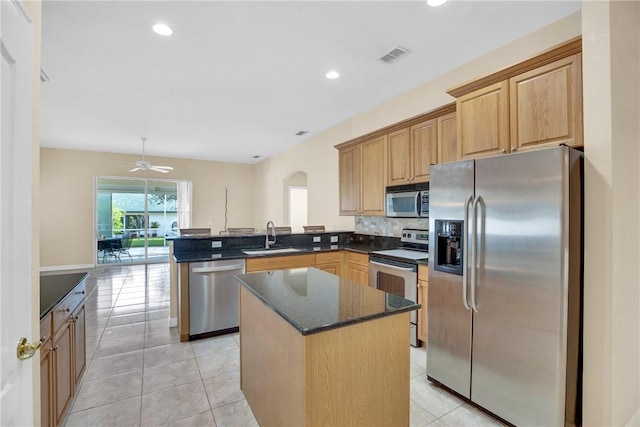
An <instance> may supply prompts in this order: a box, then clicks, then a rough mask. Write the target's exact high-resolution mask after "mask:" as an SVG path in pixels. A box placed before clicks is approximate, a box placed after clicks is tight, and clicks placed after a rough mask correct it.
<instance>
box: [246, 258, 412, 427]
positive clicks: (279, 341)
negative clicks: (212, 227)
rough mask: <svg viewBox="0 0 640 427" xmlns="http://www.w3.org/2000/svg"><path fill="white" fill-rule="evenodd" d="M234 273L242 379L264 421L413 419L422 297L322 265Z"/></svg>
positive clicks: (307, 423) (331, 422)
mask: <svg viewBox="0 0 640 427" xmlns="http://www.w3.org/2000/svg"><path fill="white" fill-rule="evenodd" d="M237 279H238V280H239V281H240V282H241V284H242V286H241V289H240V382H241V388H242V391H243V393H244V395H245V397H246V399H247V402H248V403H249V405H250V406H251V409H252V410H253V413H254V415H255V416H256V419H257V420H258V422H259V424H260V425H261V426H282V425H291V426H294V425H295V426H311V425H313V426H321V425H367V426H376V425H380V426H383V425H384V426H390V425H393V426H408V425H409V363H410V362H409V312H410V311H412V310H416V309H418V308H419V307H420V305H419V304H416V303H414V302H411V301H408V300H405V299H404V298H400V297H397V296H395V295H391V294H387V293H385V292H381V291H379V290H377V289H373V288H369V287H367V286H362V285H359V284H357V283H354V282H351V281H349V280H347V279H344V278H340V277H338V276H335V275H332V274H329V273H326V272H324V271H321V270H318V269H315V268H302V269H291V270H278V271H271V272H262V273H252V274H244V275H240V276H237Z"/></svg>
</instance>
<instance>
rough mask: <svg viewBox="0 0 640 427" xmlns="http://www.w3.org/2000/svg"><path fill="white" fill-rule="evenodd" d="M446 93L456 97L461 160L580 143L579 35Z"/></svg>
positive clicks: (580, 43) (580, 51)
mask: <svg viewBox="0 0 640 427" xmlns="http://www.w3.org/2000/svg"><path fill="white" fill-rule="evenodd" d="M447 92H448V93H449V94H450V95H452V96H454V97H456V109H457V122H458V126H457V127H458V135H457V137H458V158H459V159H467V158H475V157H483V156H491V155H497V154H500V153H513V152H516V151H523V150H529V149H539V148H542V147H547V146H557V145H559V144H566V145H569V146H572V147H580V146H582V145H583V136H582V133H583V123H582V39H580V38H575V39H572V40H569V41H567V42H566V43H563V44H561V45H559V46H556V47H554V48H551V49H549V50H547V51H545V52H542V53H540V54H538V55H536V56H535V57H533V58H530V59H528V60H526V61H523V62H521V63H518V64H515V65H513V66H511V67H509V68H506V69H503V70H500V71H497V72H495V73H493V74H490V75H487V76H484V77H481V78H479V79H476V80H474V81H471V82H468V83H465V84H463V85H460V86H457V87H454V88H451V89H449V90H448V91H447Z"/></svg>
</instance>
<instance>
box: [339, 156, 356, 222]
mask: <svg viewBox="0 0 640 427" xmlns="http://www.w3.org/2000/svg"><path fill="white" fill-rule="evenodd" d="M360 157H361V152H360V146H359V145H355V146H352V147H348V148H343V149H341V150H340V151H339V152H338V163H339V174H340V176H339V181H340V184H339V186H340V215H357V214H358V213H359V211H360V160H361V158H360Z"/></svg>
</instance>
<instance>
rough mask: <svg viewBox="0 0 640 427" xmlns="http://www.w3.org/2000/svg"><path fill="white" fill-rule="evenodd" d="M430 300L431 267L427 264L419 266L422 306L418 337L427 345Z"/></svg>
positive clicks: (419, 313)
mask: <svg viewBox="0 0 640 427" xmlns="http://www.w3.org/2000/svg"><path fill="white" fill-rule="evenodd" d="M428 302H429V267H427V266H426V265H419V266H418V304H420V305H421V306H422V308H421V309H419V310H418V339H419V340H421V341H422V342H423V343H424V345H425V347H426V345H427V332H428V329H429V327H428V326H429V322H428V317H427V306H428Z"/></svg>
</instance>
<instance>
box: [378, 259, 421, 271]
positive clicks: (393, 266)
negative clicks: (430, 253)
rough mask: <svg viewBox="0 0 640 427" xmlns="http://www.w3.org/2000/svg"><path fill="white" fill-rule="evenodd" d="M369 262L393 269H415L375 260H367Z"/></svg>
mask: <svg viewBox="0 0 640 427" xmlns="http://www.w3.org/2000/svg"><path fill="white" fill-rule="evenodd" d="M369 264H373V265H377V266H380V267H386V268H392V269H394V270H402V271H411V272H413V271H415V270H414V269H413V268H404V267H398V266H397V265H391V264H383V263H381V262H375V261H369Z"/></svg>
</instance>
